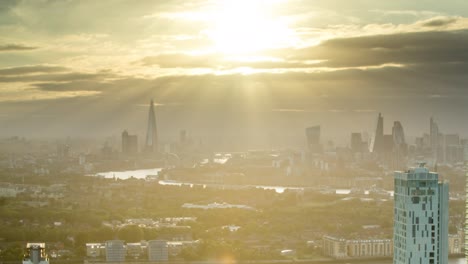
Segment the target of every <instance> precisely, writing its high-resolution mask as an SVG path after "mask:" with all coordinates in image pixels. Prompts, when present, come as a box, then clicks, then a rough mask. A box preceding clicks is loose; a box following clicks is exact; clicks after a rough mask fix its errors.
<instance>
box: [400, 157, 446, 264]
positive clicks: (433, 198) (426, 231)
mask: <svg viewBox="0 0 468 264" xmlns="http://www.w3.org/2000/svg"><path fill="white" fill-rule="evenodd" d="M424 165H425V164H424V163H422V164H420V166H419V167H418V168H414V169H410V170H408V171H405V172H395V195H394V199H395V205H394V226H393V243H394V252H393V263H394V264H419V263H420V264H447V263H448V201H449V194H448V183H447V182H439V175H438V174H437V173H435V172H429V170H428V169H427V168H425V167H424Z"/></svg>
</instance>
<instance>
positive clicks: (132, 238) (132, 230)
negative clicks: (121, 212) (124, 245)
mask: <svg viewBox="0 0 468 264" xmlns="http://www.w3.org/2000/svg"><path fill="white" fill-rule="evenodd" d="M117 237H118V238H119V239H121V240H124V241H125V242H130V243H132V242H139V241H141V240H142V239H143V230H141V228H140V227H139V226H137V225H126V226H123V227H121V228H120V229H119V231H118V232H117Z"/></svg>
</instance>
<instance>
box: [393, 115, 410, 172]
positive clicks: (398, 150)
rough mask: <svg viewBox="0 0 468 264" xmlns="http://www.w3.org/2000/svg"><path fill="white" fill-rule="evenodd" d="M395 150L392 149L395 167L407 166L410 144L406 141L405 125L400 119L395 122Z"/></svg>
mask: <svg viewBox="0 0 468 264" xmlns="http://www.w3.org/2000/svg"><path fill="white" fill-rule="evenodd" d="M392 136H393V150H392V162H393V164H392V167H393V168H394V169H403V168H406V155H407V153H408V145H407V144H406V141H405V133H404V131H403V126H402V125H401V123H400V122H399V121H395V122H394V123H393V128H392Z"/></svg>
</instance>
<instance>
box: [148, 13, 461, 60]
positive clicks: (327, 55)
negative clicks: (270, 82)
mask: <svg viewBox="0 0 468 264" xmlns="http://www.w3.org/2000/svg"><path fill="white" fill-rule="evenodd" d="M436 21H438V20H434V21H432V22H434V23H436ZM439 22H441V21H439ZM439 22H437V23H439ZM446 22H447V21H446ZM427 23H430V22H427ZM441 23H442V22H441ZM434 26H435V24H434ZM265 55H270V56H274V57H277V58H279V59H280V60H278V61H247V62H245V61H232V60H227V59H225V58H224V57H223V55H221V54H208V55H199V56H193V55H187V54H162V55H158V56H151V57H145V58H144V59H142V61H141V63H142V64H143V65H146V66H151V65H157V66H159V67H161V68H214V69H231V68H238V67H250V68H257V69H275V68H276V69H277V68H286V69H288V68H320V67H328V68H331V69H333V68H347V67H370V66H381V65H384V64H401V65H403V66H411V65H415V64H449V63H463V62H466V61H468V31H467V30H460V31H449V32H445V31H432V32H417V33H414V32H413V33H401V34H390V35H373V36H365V37H354V38H338V39H331V40H328V41H325V42H323V43H321V44H319V45H318V46H313V47H307V48H302V49H283V50H274V51H269V52H265ZM310 61H315V63H309V62H310Z"/></svg>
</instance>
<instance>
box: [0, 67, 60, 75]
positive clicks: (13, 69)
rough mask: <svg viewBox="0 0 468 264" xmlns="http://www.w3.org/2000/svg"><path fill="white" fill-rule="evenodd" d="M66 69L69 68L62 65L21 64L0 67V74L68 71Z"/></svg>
mask: <svg viewBox="0 0 468 264" xmlns="http://www.w3.org/2000/svg"><path fill="white" fill-rule="evenodd" d="M68 70H69V69H68V68H66V67H62V66H51V65H30V66H21V67H10V68H0V76H5V75H22V74H35V73H51V72H63V71H68Z"/></svg>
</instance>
